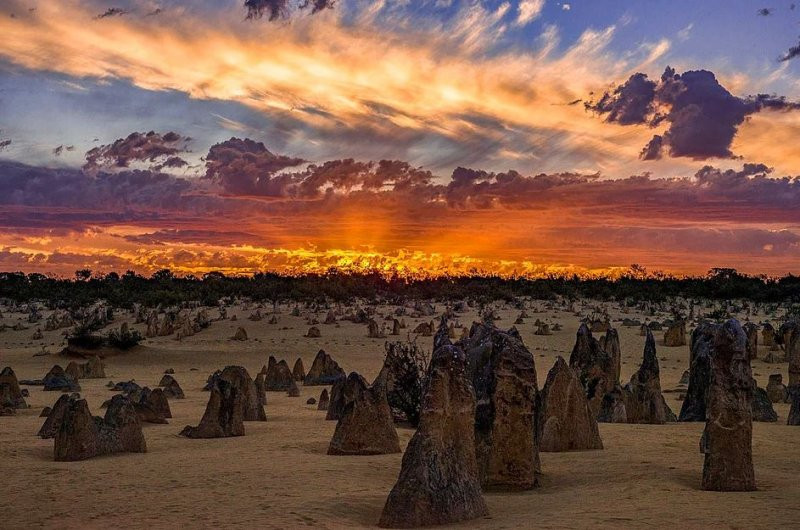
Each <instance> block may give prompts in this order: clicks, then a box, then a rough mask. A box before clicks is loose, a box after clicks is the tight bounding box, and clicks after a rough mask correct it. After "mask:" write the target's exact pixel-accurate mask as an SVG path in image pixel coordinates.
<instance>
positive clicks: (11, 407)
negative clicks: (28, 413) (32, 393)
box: [0, 366, 28, 415]
mask: <svg viewBox="0 0 800 530" xmlns="http://www.w3.org/2000/svg"><path fill="white" fill-rule="evenodd" d="M27 408H28V404H27V403H26V402H25V396H24V395H23V393H22V389H20V387H19V381H18V380H17V374H15V373H14V370H12V369H11V367H10V366H6V367H5V368H3V371H2V372H0V409H3V410H4V411H5V412H0V414H3V415H12V414H14V413H15V412H14V411H16V410H17V409H27Z"/></svg>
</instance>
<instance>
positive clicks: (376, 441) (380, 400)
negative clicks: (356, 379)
mask: <svg viewBox="0 0 800 530" xmlns="http://www.w3.org/2000/svg"><path fill="white" fill-rule="evenodd" d="M355 390H356V393H355V396H354V398H353V400H352V401H350V402H349V403H347V404H346V405H345V407H344V410H343V411H342V413H341V416H340V418H339V423H337V424H336V430H335V431H334V433H333V438H332V439H331V443H330V446H329V447H328V454H329V455H385V454H391V453H399V452H400V440H399V438H398V437H397V431H396V430H395V428H394V421H393V419H392V411H391V409H390V408H389V401H388V400H387V399H386V389H385V388H384V387H383V386H382V385H375V386H372V387H370V388H362V387H360V386H357V387H356V389H355Z"/></svg>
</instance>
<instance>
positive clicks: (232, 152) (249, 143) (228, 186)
mask: <svg viewBox="0 0 800 530" xmlns="http://www.w3.org/2000/svg"><path fill="white" fill-rule="evenodd" d="M303 162H304V161H303V160H302V159H300V158H294V157H290V156H284V155H276V154H273V153H272V152H271V151H269V150H268V149H267V148H266V147H265V146H264V144H263V143H261V142H255V141H253V140H250V139H249V138H245V139H243V140H242V139H240V138H231V139H230V140H226V141H224V142H221V143H218V144H215V145H213V146H211V149H209V151H208V155H206V174H205V176H206V178H208V179H211V180H214V181H216V182H218V183H219V184H220V185H221V186H222V188H223V189H224V190H225V191H226V192H228V193H232V194H238V195H265V196H274V197H280V196H283V195H285V194H286V187H287V186H288V185H289V184H290V183H291V182H292V181H293V178H292V177H291V176H290V175H278V172H280V171H282V170H284V169H287V168H290V167H294V166H298V165H300V164H302V163H303Z"/></svg>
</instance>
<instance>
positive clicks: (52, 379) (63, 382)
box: [42, 365, 81, 392]
mask: <svg viewBox="0 0 800 530" xmlns="http://www.w3.org/2000/svg"><path fill="white" fill-rule="evenodd" d="M42 384H43V385H44V390H45V391H46V392H58V391H61V392H80V391H81V387H80V385H79V384H78V382H77V381H76V380H75V379H73V377H72V376H71V375H69V374H68V373H66V372H65V371H64V369H63V368H61V366H59V365H55V366H53V367H52V368H51V369H50V371H49V372H47V375H45V376H44V379H42Z"/></svg>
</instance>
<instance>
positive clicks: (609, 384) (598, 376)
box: [569, 324, 617, 415]
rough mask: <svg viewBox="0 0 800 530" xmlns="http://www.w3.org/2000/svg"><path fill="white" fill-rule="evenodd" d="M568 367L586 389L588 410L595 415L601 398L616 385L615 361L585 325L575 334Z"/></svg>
mask: <svg viewBox="0 0 800 530" xmlns="http://www.w3.org/2000/svg"><path fill="white" fill-rule="evenodd" d="M569 366H570V368H572V369H573V370H575V373H576V374H577V375H578V379H579V380H580V382H581V384H582V385H583V387H584V388H585V389H586V398H587V399H588V400H589V408H590V409H591V410H592V413H593V414H595V415H597V414H598V412H599V410H600V405H601V403H602V401H603V396H605V395H606V393H608V392H610V391H611V390H612V389H613V388H614V386H615V385H616V384H617V381H616V373H617V367H616V361H615V359H613V358H612V357H611V356H610V355H609V354H608V353H606V351H605V350H603V348H602V347H601V346H600V342H599V341H598V340H597V339H595V338H594V337H593V336H592V332H591V331H590V330H589V328H588V326H586V324H581V326H580V328H578V332H577V334H576V339H575V346H574V347H573V348H572V354H571V355H570V356H569Z"/></svg>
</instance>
